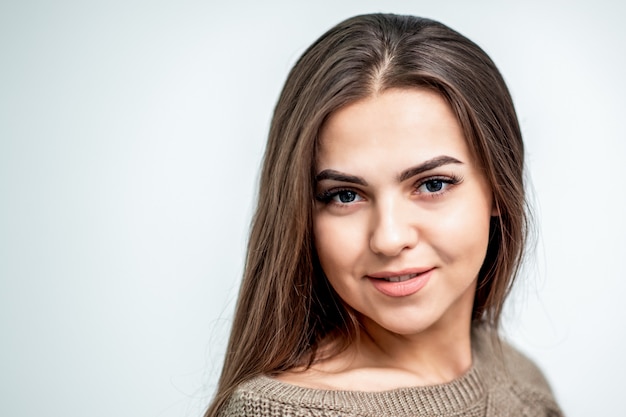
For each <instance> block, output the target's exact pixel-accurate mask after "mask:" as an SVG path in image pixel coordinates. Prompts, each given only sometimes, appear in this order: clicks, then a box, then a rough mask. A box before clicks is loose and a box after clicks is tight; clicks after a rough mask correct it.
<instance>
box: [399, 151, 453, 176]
mask: <svg viewBox="0 0 626 417" xmlns="http://www.w3.org/2000/svg"><path fill="white" fill-rule="evenodd" d="M449 164H463V162H461V161H459V160H458V159H456V158H453V157H451V156H446V155H442V156H437V157H435V158H432V159H429V160H428V161H425V162H422V163H421V164H419V165H417V166H414V167H412V168H409V169H406V170H404V171H402V173H401V174H400V175H399V176H398V181H399V182H402V181H406V180H408V179H409V178H411V177H414V176H416V175H419V174H421V173H422V172H426V171H430V170H431V169H435V168H439V167H440V166H444V165H449Z"/></svg>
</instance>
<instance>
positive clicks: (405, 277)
mask: <svg viewBox="0 0 626 417" xmlns="http://www.w3.org/2000/svg"><path fill="white" fill-rule="evenodd" d="M418 275H420V274H418V273H415V274H406V275H398V276H395V277H385V278H378V279H382V280H383V281H387V282H403V281H408V280H410V279H411V278H415V277H416V276H418Z"/></svg>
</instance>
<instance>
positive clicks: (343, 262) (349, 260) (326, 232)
mask: <svg viewBox="0 0 626 417" xmlns="http://www.w3.org/2000/svg"><path fill="white" fill-rule="evenodd" d="M345 220H346V219H345V218H343V219H342V218H337V217H332V216H324V215H323V214H321V215H317V216H315V217H314V220H313V235H314V242H315V249H316V251H317V255H318V257H319V260H320V264H321V266H322V269H323V270H324V273H325V274H326V276H327V277H328V279H329V281H330V282H331V284H332V285H333V286H336V285H337V284H338V281H341V280H343V278H345V277H346V276H350V275H353V274H354V270H353V269H354V266H355V265H357V264H358V263H357V262H355V260H356V259H358V258H359V257H360V254H361V253H362V245H361V241H362V236H361V235H360V232H361V228H360V227H357V226H356V225H354V224H346V221H345Z"/></svg>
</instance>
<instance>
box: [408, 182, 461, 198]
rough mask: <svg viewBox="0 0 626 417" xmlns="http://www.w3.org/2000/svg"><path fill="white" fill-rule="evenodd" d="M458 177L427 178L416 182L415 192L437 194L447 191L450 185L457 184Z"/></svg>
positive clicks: (429, 194)
mask: <svg viewBox="0 0 626 417" xmlns="http://www.w3.org/2000/svg"><path fill="white" fill-rule="evenodd" d="M459 182H460V179H458V178H447V177H442V178H427V179H425V180H422V181H420V182H419V183H418V184H417V188H416V190H417V192H418V193H419V194H425V195H428V196H438V195H441V194H443V193H445V192H447V191H448V188H450V186H452V185H455V184H458V183H459Z"/></svg>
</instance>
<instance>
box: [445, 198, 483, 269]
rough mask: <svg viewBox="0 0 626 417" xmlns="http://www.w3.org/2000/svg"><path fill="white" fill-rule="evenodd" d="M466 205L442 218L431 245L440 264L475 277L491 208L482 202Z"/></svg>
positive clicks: (480, 262) (479, 265)
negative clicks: (452, 265) (456, 266)
mask: <svg viewBox="0 0 626 417" xmlns="http://www.w3.org/2000/svg"><path fill="white" fill-rule="evenodd" d="M469 202H470V203H471V204H463V205H459V206H457V207H456V208H455V210H454V212H453V213H448V214H447V215H446V216H444V217H442V221H441V223H440V224H439V227H438V229H437V230H438V232H437V233H436V235H437V236H436V237H433V245H434V246H436V249H437V250H438V252H439V255H440V256H441V257H442V259H443V260H444V261H447V262H456V263H457V264H459V266H461V265H462V266H463V267H464V268H469V270H471V271H472V272H476V274H477V273H478V270H479V269H480V267H481V266H482V264H483V261H484V260H485V255H486V253H487V245H488V243H489V225H490V219H491V205H489V204H486V200H479V201H471V200H469Z"/></svg>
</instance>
